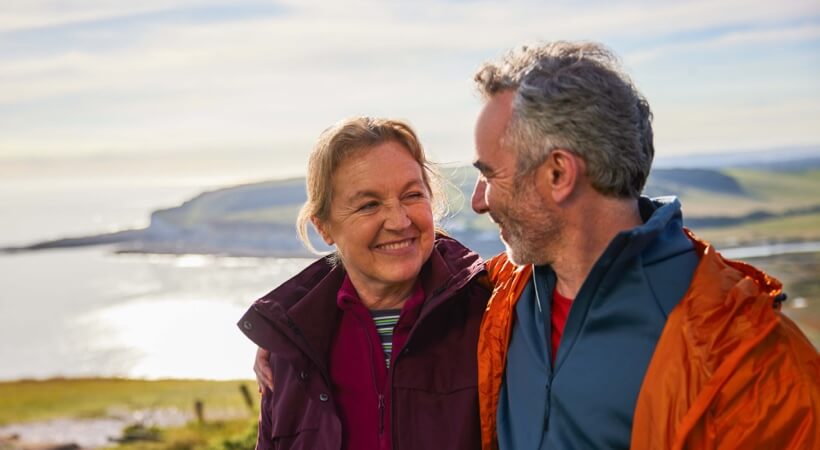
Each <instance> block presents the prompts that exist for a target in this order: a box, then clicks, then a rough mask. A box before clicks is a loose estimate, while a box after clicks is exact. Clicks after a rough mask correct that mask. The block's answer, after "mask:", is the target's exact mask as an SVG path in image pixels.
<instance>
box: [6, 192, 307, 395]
mask: <svg viewBox="0 0 820 450" xmlns="http://www.w3.org/2000/svg"><path fill="white" fill-rule="evenodd" d="M206 181H207V180H206ZM214 187H217V185H215V184H209V183H207V182H204V183H203V182H201V181H199V182H196V183H190V184H179V183H176V184H169V185H161V184H160V185H158V184H150V183H149V184H145V185H140V184H134V183H123V182H116V181H112V180H108V181H102V182H100V181H96V182H93V181H83V182H73V181H72V182H68V181H64V182H62V183H57V184H56V185H55V184H54V183H51V184H49V183H47V182H46V183H44V182H42V180H41V181H40V182H34V181H31V180H16V181H8V180H4V181H0V205H1V206H2V207H1V208H0V214H2V215H0V246H17V245H23V244H28V243H32V242H36V241H39V240H43V239H52V238H57V237H64V236H74V235H87V234H94V233H98V232H106V231H114V230H118V229H123V228H129V227H139V226H145V225H147V223H148V218H149V215H150V212H151V211H153V210H154V209H157V208H161V207H169V206H174V205H177V204H179V203H180V202H182V201H184V200H186V199H187V198H190V197H192V196H193V195H196V194H197V193H199V192H201V191H203V190H206V189H211V188H214ZM112 250H113V249H112V248H111V247H86V248H77V249H57V250H46V251H38V252H27V253H14V254H0V380H11V379H19V378H47V377H55V376H126V377H141V378H166V377H171V378H208V379H233V378H251V377H253V371H252V370H251V366H252V363H253V360H252V358H253V354H254V351H255V347H254V346H253V345H252V343H251V342H250V341H249V340H247V339H246V338H245V337H244V336H243V335H242V334H241V333H240V332H239V330H238V328H237V327H236V325H235V324H236V322H237V321H238V320H239V318H240V316H241V315H242V314H243V313H244V311H245V310H246V309H247V308H248V307H249V305H250V304H251V302H252V301H253V300H254V299H256V298H258V297H260V296H261V295H263V294H265V293H266V292H268V291H269V290H271V289H272V288H273V287H275V286H276V285H278V284H279V283H281V282H282V281H284V280H285V279H287V278H288V277H290V276H292V275H293V274H295V273H296V272H298V271H299V270H301V269H302V268H303V267H304V266H306V265H307V264H308V263H309V261H308V260H300V259H276V258H231V257H215V256H200V255H179V256H173V255H135V254H129V255H117V254H115V253H113V251H112Z"/></svg>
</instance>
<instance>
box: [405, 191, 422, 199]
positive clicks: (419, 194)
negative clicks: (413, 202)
mask: <svg viewBox="0 0 820 450" xmlns="http://www.w3.org/2000/svg"><path fill="white" fill-rule="evenodd" d="M405 198H409V199H416V198H424V193H423V192H410V193H408V194H407V195H406V196H405Z"/></svg>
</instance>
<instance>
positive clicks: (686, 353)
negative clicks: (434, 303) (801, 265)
mask: <svg viewBox="0 0 820 450" xmlns="http://www.w3.org/2000/svg"><path fill="white" fill-rule="evenodd" d="M687 233H688V234H689V237H690V239H692V241H693V242H694V245H695V249H696V251H697V252H698V254H699V255H701V261H700V263H699V265H698V267H697V269H696V271H695V274H694V277H693V279H692V283H691V285H690V287H689V291H688V292H687V293H686V295H684V297H683V299H681V301H680V303H679V304H678V305H677V306H676V307H675V309H673V310H672V313H671V314H670V315H669V318H668V320H667V323H666V326H665V327H664V330H663V333H662V334H661V337H660V339H659V341H658V344H657V347H656V348H655V352H654V354H653V356H652V360H651V361H650V364H649V367H648V369H647V372H646V375H645V376H644V380H643V385H642V387H641V391H640V393H639V395H638V401H637V406H636V409H635V414H634V416H633V422H632V443H631V448H632V449H633V450H649V449H653V450H654V449H684V448H687V449H688V448H697V449H721V450H723V449H733V448H777V449H815V448H820V432H818V427H819V426H820V356H818V353H817V350H815V349H814V347H813V346H812V344H811V343H810V342H809V341H808V340H807V339H806V337H805V336H804V335H803V334H802V333H801V332H800V330H799V329H798V328H797V326H796V325H795V324H794V323H793V322H792V321H791V320H789V319H788V318H787V317H785V316H784V315H783V314H781V313H780V312H779V305H777V306H776V307H775V308H773V307H772V305H773V303H774V298H775V297H776V296H777V295H778V294H780V292H781V284H780V282H779V281H777V280H776V279H774V278H771V277H769V276H768V275H766V274H764V273H763V272H760V271H758V270H757V269H755V268H754V267H752V266H749V265H747V264H744V263H741V262H737V261H728V260H725V259H723V258H722V257H721V256H720V254H719V253H717V252H716V251H715V250H714V248H712V247H711V246H710V245H708V244H707V243H705V242H703V241H700V240H698V239H697V238H696V237H695V236H694V235H692V234H691V233H689V232H688V231H687ZM487 269H488V272H489V274H490V279H491V280H492V281H493V283H494V284H495V289H494V292H493V295H492V297H491V299H490V303H489V304H488V305H487V310H486V312H485V314H484V319H483V321H482V324H481V334H480V336H479V341H478V393H479V410H480V413H481V433H482V447H483V448H484V449H485V450H490V449H496V448H498V439H497V434H496V411H497V407H498V396H499V392H500V389H501V382H502V381H501V380H502V377H503V374H504V367H505V365H506V353H507V347H508V344H509V338H510V332H511V330H512V325H513V308H514V307H515V303H516V301H518V298H519V297H520V295H521V293H522V292H523V290H524V288H525V287H526V285H527V282H528V281H529V279H530V276H531V274H532V266H523V267H517V266H515V265H513V264H512V263H511V262H510V261H508V260H507V257H506V255H505V254H501V255H498V256H496V257H495V258H493V259H492V260H490V261H489V262H488V263H487Z"/></svg>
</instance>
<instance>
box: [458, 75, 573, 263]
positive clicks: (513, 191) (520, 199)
mask: <svg viewBox="0 0 820 450" xmlns="http://www.w3.org/2000/svg"><path fill="white" fill-rule="evenodd" d="M513 96H514V92H513V91H505V92H501V93H499V94H496V95H494V96H493V97H492V98H491V99H490V100H489V101H488V102H487V104H486V105H485V106H484V109H483V110H482V111H481V115H480V116H479V118H478V122H477V123H476V130H475V140H476V161H475V163H474V165H475V166H476V168H477V169H478V170H479V172H480V174H479V176H478V180H477V181H476V186H475V189H474V190H473V196H472V207H473V210H474V211H475V212H477V213H478V214H484V213H488V214H489V215H490V218H491V219H492V221H493V222H494V223H495V224H496V225H498V228H499V233H500V235H501V241H502V242H504V245H505V247H506V249H507V255H508V256H509V258H510V259H511V260H512V261H513V262H514V263H515V264H518V265H523V264H549V263H552V262H553V255H554V251H553V247H554V246H555V243H556V242H558V241H559V235H560V233H561V226H560V225H561V221H560V220H559V218H558V215H557V214H556V213H555V211H556V209H555V207H554V205H552V204H551V203H549V202H548V201H547V200H548V199H545V198H543V197H542V195H540V194H539V193H538V192H537V190H536V188H535V181H534V180H533V179H531V178H530V177H527V178H525V179H516V176H517V170H516V155H515V150H514V149H512V148H510V147H509V146H507V145H505V143H504V142H503V139H502V137H503V136H504V132H505V130H506V128H507V124H508V123H509V121H510V118H511V117H512V100H513Z"/></svg>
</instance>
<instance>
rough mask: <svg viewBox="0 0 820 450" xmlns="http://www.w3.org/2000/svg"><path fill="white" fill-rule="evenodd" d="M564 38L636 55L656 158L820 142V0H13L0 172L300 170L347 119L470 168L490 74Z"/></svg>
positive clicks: (626, 56) (1, 44) (6, 2)
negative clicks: (413, 134)
mask: <svg viewBox="0 0 820 450" xmlns="http://www.w3.org/2000/svg"><path fill="white" fill-rule="evenodd" d="M558 39H564V40H592V41H599V42H602V43H604V44H605V45H607V46H608V47H609V48H611V49H612V50H613V51H615V53H617V54H618V55H619V56H620V57H621V58H622V61H623V65H624V67H625V69H626V70H627V72H628V73H629V74H630V76H631V77H632V78H633V80H634V81H635V82H636V84H637V85H638V87H639V89H640V90H641V91H642V92H643V93H644V95H645V96H646V97H647V98H648V100H649V102H650V104H651V106H652V108H653V111H654V114H655V137H656V149H657V152H658V156H659V157H663V156H664V155H667V156H679V155H684V154H689V153H704V152H727V151H740V150H757V149H767V148H783V147H806V146H807V147H812V146H814V147H817V146H818V144H820V51H818V50H820V2H818V1H817V0H808V1H806V0H781V1H778V2H774V1H771V0H766V1H752V0H721V1H714V0H708V1H700V0H697V1H688V2H682V1H665V0H660V1H658V0H652V1H643V0H636V1H598V0H584V1H549V2H544V1H510V2H489V1H467V0H457V1H431V0H416V1H413V2H400V1H394V0H387V1H385V0H382V1H369V0H354V1H339V2H332V1H318V0H298V1H297V0H293V1H291V0H284V1H278V2H270V1H255V0H233V1H209V0H173V1H169V0H141V1H139V2H128V1H111V0H73V1H72V0H61V1H56V0H3V1H2V2H0V176H2V175H4V174H5V175H8V174H15V173H25V172H26V171H31V170H34V169H36V170H37V171H40V172H43V171H45V172H46V173H47V172H48V170H49V168H50V167H60V168H61V169H54V170H55V171H59V170H62V171H68V172H69V173H72V174H77V175H78V176H80V175H82V174H83V173H86V172H99V171H106V170H108V171H112V173H118V171H119V172H123V167H127V168H128V170H129V171H142V172H145V173H163V174H177V173H185V174H190V173H209V174H220V173H225V172H231V173H234V174H240V173H241V174H245V175H247V176H248V177H262V176H266V175H270V176H277V175H287V174H297V173H300V172H303V171H304V166H305V162H306V160H307V154H308V152H309V150H310V148H311V146H312V144H313V142H314V141H315V139H316V137H317V136H318V134H319V133H320V132H321V131H322V130H323V129H324V128H326V127H328V126H329V125H331V124H332V123H334V122H336V121H337V120H339V119H342V118H344V117H348V116H353V115H373V116H388V117H396V118H402V119H405V120H408V121H409V122H410V123H411V124H413V125H414V126H415V127H416V129H417V130H418V132H419V134H420V136H421V139H422V142H423V143H424V144H425V147H426V148H427V150H428V151H429V152H430V153H431V156H432V157H433V159H434V160H437V161H439V162H444V163H450V162H467V161H470V160H471V159H472V157H473V138H472V135H473V124H474V121H475V118H476V116H477V113H478V111H479V109H480V107H481V100H480V98H479V97H478V95H477V94H476V92H475V89H474V87H473V84H472V81H471V79H472V75H473V73H474V72H475V70H476V68H477V67H478V66H479V65H480V64H481V63H482V62H484V61H487V60H490V59H494V58H497V57H498V56H500V55H501V54H502V53H503V52H504V51H506V50H507V49H510V48H512V47H514V46H517V45H520V44H526V43H534V42H535V43H537V42H539V41H550V40H558Z"/></svg>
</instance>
